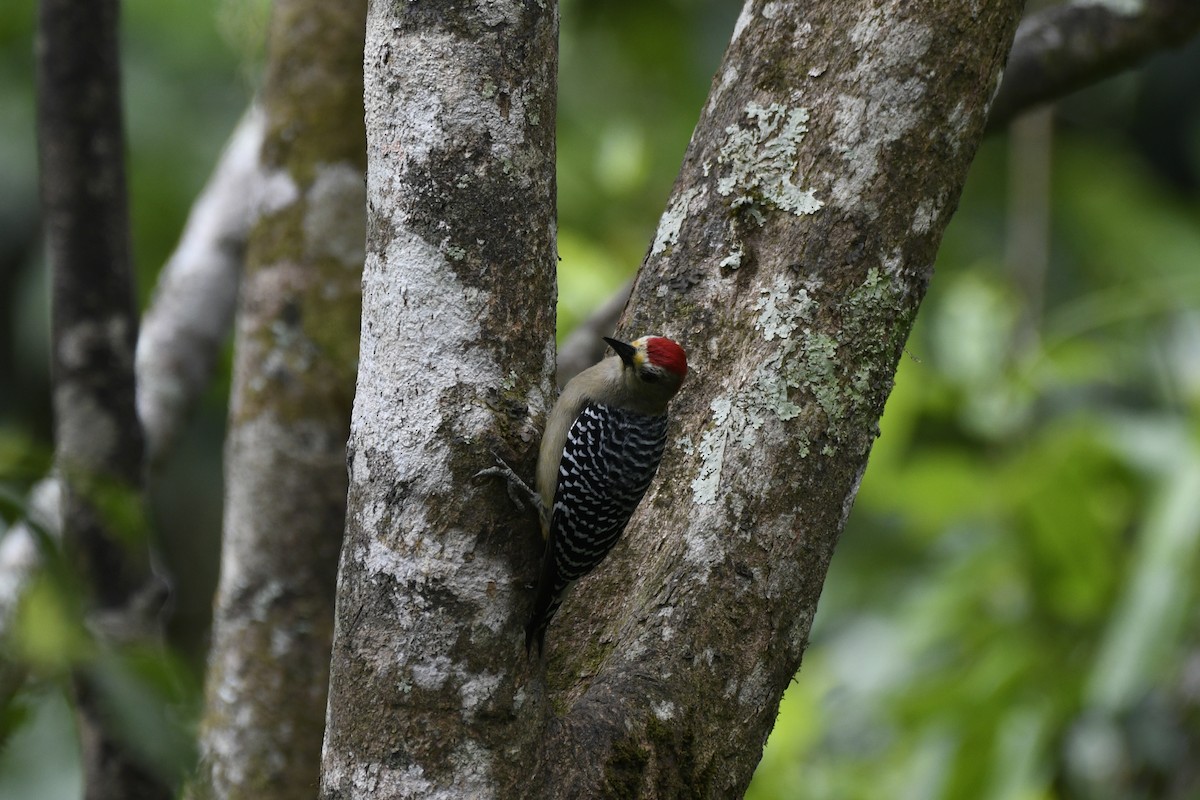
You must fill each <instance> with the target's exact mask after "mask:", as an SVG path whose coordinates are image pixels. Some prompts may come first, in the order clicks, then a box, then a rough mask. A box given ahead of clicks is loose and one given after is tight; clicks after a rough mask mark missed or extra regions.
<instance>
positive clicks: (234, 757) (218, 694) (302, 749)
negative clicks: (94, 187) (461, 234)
mask: <svg viewBox="0 0 1200 800" xmlns="http://www.w3.org/2000/svg"><path fill="white" fill-rule="evenodd" d="M365 9H366V6H365V2H351V3H326V2H322V1H321V0H277V2H276V3H275V5H274V8H273V12H272V20H271V30H270V40H269V48H268V54H267V58H268V63H267V72H266V76H265V79H264V84H263V88H262V106H263V112H264V115H265V123H266V134H265V138H264V140H263V149H262V162H263V169H264V170H265V171H266V173H265V174H266V180H265V186H267V187H269V191H268V192H267V193H266V195H265V197H264V198H263V201H262V206H261V208H260V214H261V218H260V219H259V221H258V223H257V225H256V226H255V228H254V229H253V231H252V233H251V235H250V240H249V243H248V251H247V257H246V265H245V279H244V281H243V286H242V292H241V298H240V306H239V310H238V318H237V331H236V339H235V357H234V374H233V387H232V397H231V399H230V414H229V429H228V438H227V441H226V451H225V486H226V488H225V498H226V502H225V522H224V538H223V542H222V554H221V577H220V583H219V586H218V588H217V597H216V602H215V609H214V618H213V642H212V649H211V652H210V655H209V673H208V677H207V685H206V705H205V714H204V719H203V722H202V730H201V740H200V746H201V765H200V770H199V774H198V775H197V778H196V781H195V783H194V786H193V787H192V793H193V794H194V795H196V796H199V797H218V798H254V799H255V800H271V798H279V799H280V800H284V799H285V798H295V797H303V796H306V795H308V794H311V793H312V792H313V791H314V790H315V787H316V785H317V782H318V777H319V765H320V750H321V738H322V731H323V727H324V713H325V695H326V688H327V686H328V679H329V672H328V670H329V648H330V640H331V637H332V631H333V599H334V578H335V575H336V570H337V560H338V551H339V548H340V545H341V537H342V529H343V526H344V524H345V501H346V461H345V442H346V435H347V432H348V430H349V426H350V408H351V402H352V397H353V389H354V375H355V366H356V360H357V355H358V319H359V307H360V292H361V288H360V282H361V274H362V263H363V241H364V239H365V236H366V226H365V214H366V212H365V195H364V189H363V173H364V169H365V164H366V150H365V138H364V132H363V123H362V119H363V110H362V109H363V107H362V82H361V81H362V52H363V20H364V15H365Z"/></svg>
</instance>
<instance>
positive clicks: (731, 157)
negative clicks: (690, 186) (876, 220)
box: [717, 103, 823, 216]
mask: <svg viewBox="0 0 1200 800" xmlns="http://www.w3.org/2000/svg"><path fill="white" fill-rule="evenodd" d="M745 116H746V118H747V119H748V120H749V121H750V125H749V127H744V126H742V125H730V126H729V127H727V128H726V129H725V133H726V139H725V142H724V143H723V144H722V145H721V149H720V153H719V155H718V156H717V163H718V164H720V165H721V166H722V167H724V174H723V175H722V176H721V177H720V178H719V179H718V181H717V191H718V192H720V193H721V194H722V195H724V196H726V197H732V198H733V199H732V202H731V204H730V205H731V207H732V208H734V209H737V208H740V207H742V206H756V205H761V206H765V207H766V208H776V209H779V210H781V211H787V212H790V213H792V214H795V215H796V216H802V215H805V214H815V213H816V212H817V211H819V210H820V208H821V206H822V205H823V203H822V202H821V201H820V200H818V199H817V198H816V190H815V189H802V188H800V187H799V186H797V185H796V184H795V182H794V181H793V176H795V174H796V167H797V152H798V151H799V147H800V142H801V141H802V140H803V139H804V134H805V133H807V132H808V124H807V123H808V109H807V108H803V107H799V108H788V107H787V106H784V105H782V104H780V103H771V104H770V105H769V106H762V105H759V104H758V103H750V104H749V105H747V106H746V114H745ZM756 210H757V209H756ZM757 211H758V214H759V215H761V213H762V212H761V210H757Z"/></svg>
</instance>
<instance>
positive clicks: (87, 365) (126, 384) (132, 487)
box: [38, 0, 169, 800]
mask: <svg viewBox="0 0 1200 800" xmlns="http://www.w3.org/2000/svg"><path fill="white" fill-rule="evenodd" d="M117 21H118V11H117V2H116V0H93V1H92V2H85V3H81V2H76V1H75V0H43V2H42V3H41V4H40V7H39V19H38V141H39V148H40V151H39V160H40V168H41V191H42V207H43V214H44V219H45V225H46V244H47V255H48V259H49V262H50V266H51V270H52V278H51V283H52V289H51V292H52V295H51V326H52V339H53V342H52V363H51V369H52V380H53V390H54V401H53V402H54V430H55V448H56V453H55V460H56V465H57V468H58V471H59V474H60V475H61V476H62V478H63V486H62V494H61V519H62V532H63V549H64V552H65V553H66V555H67V558H68V562H69V563H70V564H71V565H72V566H73V567H75V568H76V569H77V571H78V574H79V576H80V578H81V579H82V582H83V584H84V586H85V590H84V598H85V599H84V603H85V605H86V613H87V617H88V621H89V624H90V626H91V628H92V630H93V632H94V633H96V635H97V636H99V637H101V638H102V639H103V640H107V641H108V642H110V643H115V644H124V643H128V642H130V641H137V640H139V639H145V638H146V637H147V636H149V637H151V638H153V627H154V626H153V617H152V613H151V612H152V609H150V608H148V607H147V604H146V603H145V602H143V600H144V598H145V597H146V595H147V593H150V594H153V583H152V580H151V575H150V571H149V551H148V541H147V538H146V536H145V526H144V525H143V524H141V523H140V522H138V520H140V519H141V515H140V512H139V511H138V509H139V508H140V503H141V498H140V487H141V473H142V433H141V427H140V426H139V424H138V420H137V415H136V411H135V406H134V379H133V355H134V348H135V346H136V342H137V315H136V313H135V307H134V290H133V279H132V270H131V266H130V255H129V224H128V210H127V201H126V192H125V162H124V139H123V135H122V127H121V98H120V91H119V89H120V69H119V61H118V46H117ZM130 511H132V512H133V513H129V512H130ZM102 645H103V642H102ZM73 682H74V686H75V695H76V707H77V710H78V717H79V725H80V736H81V741H82V752H83V762H84V774H85V787H86V796H87V798H89V800H108V799H109V798H112V799H113V800H116V799H117V798H124V799H125V800H128V799H129V798H132V799H133V800H140V799H141V798H158V797H166V796H168V794H169V792H168V790H167V788H166V786H165V785H164V784H163V783H162V782H161V781H160V780H159V779H158V777H156V776H155V775H153V774H151V772H150V771H149V770H148V769H146V768H145V767H144V766H143V765H141V764H139V763H138V762H137V760H136V759H135V758H134V757H133V756H132V754H131V753H130V751H129V749H128V748H127V747H126V745H125V743H124V742H123V741H121V740H120V739H119V738H118V737H117V736H116V735H115V734H114V733H113V731H112V730H111V729H110V727H109V724H108V718H107V716H106V714H105V713H104V710H103V705H104V697H103V696H102V692H101V690H100V689H99V687H98V684H97V683H96V682H94V680H93V678H92V676H91V674H90V672H89V671H88V670H87V668H80V669H79V671H78V672H77V673H76V676H75V678H74V681H73Z"/></svg>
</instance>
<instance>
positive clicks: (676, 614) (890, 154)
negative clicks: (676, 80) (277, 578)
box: [541, 0, 1021, 798]
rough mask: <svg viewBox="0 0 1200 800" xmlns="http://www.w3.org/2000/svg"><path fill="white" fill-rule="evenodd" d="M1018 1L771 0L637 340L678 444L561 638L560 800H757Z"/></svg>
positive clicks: (749, 26)
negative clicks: (678, 799) (752, 784)
mask: <svg viewBox="0 0 1200 800" xmlns="http://www.w3.org/2000/svg"><path fill="white" fill-rule="evenodd" d="M1020 8H1021V3H1020V2H1019V1H1018V0H981V1H980V2H975V3H972V4H971V6H970V9H969V13H968V11H967V10H965V9H964V7H963V4H962V3H961V2H960V0H941V2H927V3H922V4H919V5H915V4H912V3H909V2H905V1H904V0H889V1H887V2H879V0H856V1H854V2H837V3H832V2H830V3H822V4H815V5H814V4H812V3H801V2H792V3H789V2H762V0H751V2H749V3H747V4H746V7H745V9H744V11H743V13H742V15H741V17H740V18H739V20H738V23H737V27H736V30H735V33H734V38H733V42H732V44H731V45H730V48H729V50H728V52H727V53H726V56H725V60H724V63H723V64H722V66H721V67H720V69H719V71H718V73H717V76H716V78H715V80H714V83H713V89H712V93H711V95H710V97H709V101H708V103H707V105H706V106H705V108H704V111H703V113H702V116H701V119H700V121H699V124H698V125H697V127H696V131H695V133H694V135H693V139H692V142H691V145H690V146H689V148H688V151H687V154H686V156H685V159H684V165H683V170H682V172H681V174H680V177H679V179H678V181H677V182H676V185H675V187H674V189H673V191H672V195H671V199H670V201H669V206H668V210H667V213H666V214H665V215H664V217H663V219H662V221H661V223H660V226H659V229H658V233H657V236H656V237H655V242H654V244H653V246H652V248H651V251H650V254H649V255H648V257H647V259H646V261H645V263H644V264H643V266H642V270H641V272H640V273H639V276H638V279H637V282H636V284H635V286H634V290H633V296H632V298H631V300H630V305H629V310H628V311H627V314H626V318H625V320H624V322H623V323H622V325H621V326H620V330H621V332H623V333H624V334H626V335H629V336H634V335H639V334H642V333H649V332H654V333H661V334H664V335H667V336H670V337H672V338H674V339H676V340H678V341H680V342H683V343H685V345H686V346H687V347H688V350H689V356H690V360H691V363H692V375H691V376H690V377H689V380H688V383H687V384H686V385H685V387H684V389H683V391H682V392H681V394H680V396H679V397H678V398H677V399H676V401H675V404H674V406H673V416H674V422H673V432H674V435H673V437H672V442H671V443H670V444H669V445H668V450H667V454H666V456H665V458H664V462H663V467H662V469H661V470H660V471H659V475H658V479H657V480H656V482H655V484H654V486H653V488H652V489H651V494H650V495H648V496H647V498H646V499H645V500H644V501H643V502H642V505H641V507H640V509H639V511H638V513H637V514H636V515H635V518H634V520H633V522H632V523H631V525H630V528H629V529H628V530H627V533H626V536H625V539H624V542H623V544H622V545H620V546H619V547H618V548H617V550H616V551H615V552H614V554H613V556H611V557H610V560H609V561H608V562H607V563H606V564H605V565H604V567H603V568H602V569H601V570H599V571H598V572H597V573H595V574H594V575H593V576H591V577H589V578H588V579H585V580H584V581H582V582H581V584H580V585H579V587H577V590H576V592H575V594H574V595H573V596H572V597H571V598H570V599H568V601H567V603H566V604H564V606H563V609H562V611H561V612H560V618H561V619H560V620H558V621H556V623H555V625H554V626H552V628H551V630H550V632H549V635H548V637H547V643H548V650H549V652H548V665H547V668H546V673H545V681H546V687H547V691H548V693H549V702H548V703H547V704H546V706H545V708H546V709H557V712H558V713H557V714H556V715H555V716H554V718H552V719H549V720H547V730H548V735H547V737H546V740H547V741H548V743H549V745H548V748H547V753H546V755H545V757H544V759H543V760H542V762H541V763H542V766H543V772H542V779H544V780H545V781H547V784H548V789H547V792H548V794H550V795H552V796H555V797H564V798H565V797H597V796H605V795H622V796H626V795H627V796H640V797H674V796H703V797H733V796H737V795H738V794H739V793H740V792H742V791H744V790H745V787H746V785H747V784H748V783H749V780H750V777H751V775H752V774H753V770H754V767H755V765H756V764H757V762H758V759H759V756H760V754H761V748H762V745H763V743H764V742H765V740H766V737H767V734H768V733H769V731H770V729H771V726H772V724H773V723H774V720H775V714H776V711H777V708H778V703H779V699H780V697H781V695H782V694H783V691H784V688H785V687H786V686H787V684H788V682H789V681H790V680H791V679H792V676H793V675H794V674H795V673H796V670H797V668H798V667H799V665H800V659H801V655H802V654H803V651H804V648H805V644H806V642H807V639H808V632H809V627H810V624H811V621H812V618H813V615H814V613H815V611H816V606H817V600H818V597H819V595H820V590H821V585H822V582H823V581H824V577H825V573H826V568H827V566H828V563H829V559H830V556H831V554H832V552H833V548H834V545H835V544H836V542H837V539H838V536H839V534H840V532H841V529H842V526H843V524H844V522H845V518H846V515H847V514H848V512H849V509H850V506H851V504H852V502H853V500H854V495H855V492H856V490H857V487H858V483H859V480H860V478H861V476H862V473H863V470H864V469H865V467H866V462H867V455H868V453H869V451H870V447H871V444H872V442H873V440H874V438H875V436H876V432H877V430H878V428H877V422H878V419H879V417H880V415H881V413H882V411H883V406H884V402H885V400H886V399H887V395H888V393H889V391H890V389H891V385H892V376H893V374H894V371H895V366H896V362H897V359H898V358H899V355H900V353H901V351H902V348H903V345H904V341H905V339H906V337H907V335H908V332H909V329H910V326H911V324H912V321H913V318H914V316H915V314H916V311H917V307H918V304H919V303H920V301H921V298H922V297H923V295H924V293H925V289H926V286H927V284H928V281H929V279H930V276H931V271H932V265H933V262H934V256H935V253H936V251H937V247H938V244H939V241H940V239H941V236H942V232H943V230H944V228H945V226H946V224H947V222H948V221H949V219H950V216H951V214H952V212H953V210H954V207H955V204H956V203H957V200H958V196H959V192H960V189H961V186H962V184H963V181H964V180H965V177H966V173H967V168H968V166H969V164H970V162H971V159H972V157H973V155H974V153H975V149H976V146H977V144H978V142H979V140H980V138H981V136H982V134H983V128H984V121H985V119H986V117H987V101H988V99H989V97H990V96H991V95H992V94H993V93H994V90H995V86H996V83H997V80H998V77H999V72H1000V68H1001V65H1002V63H1003V61H1004V56H1005V54H1006V53H1007V50H1008V44H1009V42H1010V41H1011V37H1012V32H1013V29H1014V27H1015V25H1016V21H1017V18H1018V16H1019V13H1020Z"/></svg>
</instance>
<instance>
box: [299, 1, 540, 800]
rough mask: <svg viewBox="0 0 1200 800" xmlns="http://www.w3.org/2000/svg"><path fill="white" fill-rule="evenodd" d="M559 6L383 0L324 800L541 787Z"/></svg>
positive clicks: (371, 42) (372, 41) (374, 28)
mask: <svg viewBox="0 0 1200 800" xmlns="http://www.w3.org/2000/svg"><path fill="white" fill-rule="evenodd" d="M557 33H558V14H557V8H556V5H555V4H554V2H553V0H546V2H537V3H524V2H510V1H507V0H501V1H500V2H493V3H486V4H482V3H481V4H478V6H475V5H461V4H450V3H438V2H431V3H426V2H420V3H390V2H381V1H380V0H373V2H371V3H370V6H369V10H368V14H367V44H366V56H365V69H366V79H365V82H366V87H365V97H366V119H367V231H368V234H367V260H366V266H365V268H364V273H363V325H362V340H361V348H360V349H361V360H360V365H359V373H358V389H357V393H356V395H355V401H354V415H353V419H352V423H351V433H350V444H349V453H348V460H349V469H350V490H349V497H348V507H347V520H346V541H345V544H344V546H343V550H342V560H341V572H340V575H339V583H338V607H337V627H336V631H335V634H334V647H333V662H332V667H331V670H332V674H331V679H330V699H329V713H328V720H327V725H328V727H327V730H326V734H325V749H324V756H323V763H322V779H321V796H322V797H325V798H346V797H378V798H384V797H434V796H444V797H451V796H454V797H488V796H502V797H523V796H527V792H528V781H529V779H530V775H531V770H532V764H531V761H530V759H532V758H536V756H534V755H532V754H534V753H535V752H536V750H537V747H538V746H539V743H538V736H539V733H540V732H539V730H538V726H537V724H536V720H538V719H539V718H541V716H542V714H543V710H542V709H543V705H542V698H541V693H540V692H539V691H538V690H537V688H536V687H537V685H536V682H533V681H531V678H532V675H533V674H534V671H535V669H536V665H535V664H533V663H531V662H528V661H526V659H525V653H524V648H523V645H522V641H523V633H522V624H523V621H524V620H523V616H524V614H525V613H527V610H528V607H529V599H530V598H529V597H527V592H526V591H525V590H524V588H523V587H524V585H525V583H526V582H527V581H528V580H530V579H531V577H532V576H533V575H534V573H535V570H536V564H537V558H538V555H539V543H538V539H539V537H538V534H537V533H536V530H537V528H536V523H534V521H533V520H532V518H531V517H529V516H528V515H527V514H521V513H518V512H516V511H514V510H513V508H512V507H511V505H510V503H509V501H508V499H507V497H506V495H505V492H504V491H503V489H502V488H501V487H500V486H498V485H495V482H492V483H491V484H486V485H483V486H477V485H476V484H474V483H473V481H472V475H473V474H474V473H475V472H476V471H478V470H480V469H482V468H484V467H487V466H490V465H491V463H492V454H491V452H492V450H496V451H497V452H500V453H502V454H504V455H506V456H508V457H509V458H510V459H511V460H512V462H513V463H514V464H515V465H516V466H517V467H518V468H519V469H521V470H522V471H523V472H524V473H526V474H529V473H531V472H532V466H533V457H534V450H535V447H536V441H537V435H538V430H539V428H540V424H541V419H542V416H543V414H544V412H545V410H546V407H547V404H548V403H549V402H550V400H551V398H552V380H553V374H554V267H555V246H554V200H555V194H554V115H555V106H554V104H555V81H556V69H557V44H556V37H557Z"/></svg>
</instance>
